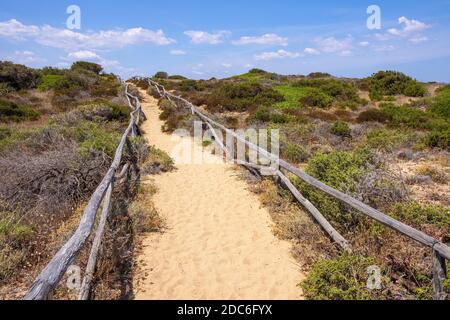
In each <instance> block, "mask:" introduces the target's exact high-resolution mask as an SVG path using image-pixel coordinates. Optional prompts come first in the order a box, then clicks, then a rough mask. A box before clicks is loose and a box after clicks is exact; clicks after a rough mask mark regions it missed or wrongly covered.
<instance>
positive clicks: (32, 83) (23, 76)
mask: <svg viewBox="0 0 450 320" xmlns="http://www.w3.org/2000/svg"><path fill="white" fill-rule="evenodd" d="M39 78H40V74H39V72H38V71H37V70H34V69H31V68H28V67H26V66H24V65H20V64H14V63H12V62H8V61H0V83H6V84H7V86H8V87H10V88H12V89H14V90H22V89H32V88H36V86H37V85H38V83H39Z"/></svg>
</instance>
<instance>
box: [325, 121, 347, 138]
mask: <svg viewBox="0 0 450 320" xmlns="http://www.w3.org/2000/svg"><path fill="white" fill-rule="evenodd" d="M330 130H331V133H332V134H334V135H336V136H340V137H350V136H351V133H352V130H351V129H350V127H349V125H348V124H347V123H346V122H343V121H337V122H335V123H333V125H332V126H331V129H330Z"/></svg>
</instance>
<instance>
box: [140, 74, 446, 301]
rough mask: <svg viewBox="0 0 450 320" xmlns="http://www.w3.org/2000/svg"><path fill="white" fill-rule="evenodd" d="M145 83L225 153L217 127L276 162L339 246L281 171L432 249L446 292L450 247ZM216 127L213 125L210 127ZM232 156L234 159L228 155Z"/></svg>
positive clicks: (439, 292) (439, 293)
mask: <svg viewBox="0 0 450 320" xmlns="http://www.w3.org/2000/svg"><path fill="white" fill-rule="evenodd" d="M136 80H140V81H145V80H146V79H145V78H139V77H136ZM147 80H148V83H149V84H150V86H151V87H154V88H155V89H156V91H157V92H158V93H159V95H160V96H161V97H162V98H165V99H167V100H169V101H170V102H171V103H172V104H173V105H174V106H176V107H184V108H187V109H189V110H190V111H191V112H192V114H194V115H196V116H198V117H199V118H200V119H201V120H202V121H203V122H204V123H206V124H207V125H208V127H209V128H210V130H211V132H212V135H213V136H214V138H215V141H216V143H217V144H218V145H219V147H220V148H222V149H223V150H224V152H225V154H227V147H226V146H225V144H224V142H223V141H221V140H220V138H219V136H220V135H218V134H217V132H216V130H221V131H223V132H225V133H226V134H227V135H229V136H232V137H233V140H236V141H239V142H241V143H244V144H245V145H246V146H247V147H248V148H250V149H252V150H253V151H255V152H257V153H258V154H259V155H260V156H262V157H263V158H266V159H268V160H270V161H274V162H276V163H278V164H279V170H276V172H275V174H276V176H278V178H279V179H280V180H281V182H282V183H283V184H284V185H285V186H286V187H287V188H288V189H289V190H290V191H291V192H292V194H293V196H294V197H295V198H296V199H297V200H298V201H299V203H300V204H301V205H302V206H304V207H305V208H306V209H307V210H308V211H309V212H310V213H311V215H312V216H313V217H314V218H315V220H316V221H317V222H318V223H319V224H320V225H321V227H322V228H323V229H324V230H325V231H326V232H327V233H328V235H329V236H330V237H331V238H332V239H333V240H334V241H335V242H336V243H337V244H339V246H340V247H341V248H342V249H343V250H347V251H350V250H351V248H350V246H349V244H348V242H347V241H346V240H345V239H344V238H343V237H342V236H341V235H340V234H339V233H338V232H337V231H336V230H335V229H334V228H333V227H332V226H331V224H330V223H329V222H328V221H327V220H326V219H325V217H324V216H323V215H322V214H321V213H320V212H319V210H317V208H315V207H314V205H313V204H312V203H311V202H310V201H308V200H307V199H306V198H304V197H303V196H302V194H301V193H300V191H299V190H298V189H297V188H295V186H294V185H293V184H292V182H291V181H290V179H289V178H288V177H287V176H286V175H285V174H284V173H283V171H287V172H290V173H291V174H293V175H294V176H296V177H298V178H300V179H301V180H302V181H304V182H305V183H307V184H308V185H310V186H312V187H314V188H316V189H318V190H321V191H323V192H325V193H326V194H328V195H329V196H331V197H333V198H335V199H337V200H339V201H341V202H343V203H345V204H347V205H349V206H350V207H352V208H354V209H356V210H357V211H358V212H360V213H362V214H363V215H365V216H367V217H369V218H370V219H373V220H375V221H377V222H379V223H381V224H383V225H385V226H387V227H389V228H391V229H393V230H395V231H397V232H399V233H401V234H403V235H405V236H407V237H409V238H411V239H413V240H415V241H417V242H418V243H420V244H422V245H424V246H427V247H428V248H430V249H431V250H432V257H433V289H434V299H435V300H443V299H445V298H446V296H447V295H446V293H445V292H444V290H443V281H444V280H445V279H446V277H447V270H446V260H449V261H450V247H448V246H447V245H445V244H444V243H442V242H440V241H439V240H437V239H434V238H433V237H431V236H429V235H427V234H425V233H423V232H422V231H419V230H417V229H414V228H412V227H411V226H408V225H406V224H404V223H402V222H400V221H397V220H395V219H393V218H392V217H390V216H388V215H386V214H384V213H382V212H380V211H378V210H376V209H374V208H372V207H370V206H368V205H366V204H365V203H363V202H361V201H360V200H358V199H355V198H353V197H351V196H349V195H347V194H345V193H343V192H341V191H339V190H336V189H334V188H332V187H329V186H327V185H326V184H324V183H322V182H320V181H319V180H317V179H315V178H313V177H311V176H310V175H308V174H306V173H305V172H303V171H302V170H300V169H298V168H297V167H295V166H293V165H291V164H290V163H288V162H286V161H284V160H282V159H279V157H278V156H276V155H273V154H271V153H270V152H268V151H267V150H264V149H262V148H260V147H259V146H257V145H255V144H253V143H251V142H249V141H248V140H247V139H246V137H244V136H240V135H238V134H237V133H235V132H234V131H232V130H230V129H228V128H226V127H224V126H223V125H221V124H220V123H217V122H216V121H214V120H212V119H211V118H209V117H208V116H207V115H205V114H203V113H202V112H200V111H199V110H198V108H197V107H195V106H194V105H193V104H192V103H190V102H189V101H187V100H185V99H183V98H182V97H179V96H175V95H173V94H171V93H169V92H167V91H166V89H165V88H164V87H163V86H161V85H160V84H158V83H157V82H155V81H153V80H151V79H147ZM214 128H217V129H214ZM230 160H234V159H230ZM238 164H240V165H244V166H247V167H252V168H256V169H264V168H262V167H260V166H258V165H254V164H250V163H238Z"/></svg>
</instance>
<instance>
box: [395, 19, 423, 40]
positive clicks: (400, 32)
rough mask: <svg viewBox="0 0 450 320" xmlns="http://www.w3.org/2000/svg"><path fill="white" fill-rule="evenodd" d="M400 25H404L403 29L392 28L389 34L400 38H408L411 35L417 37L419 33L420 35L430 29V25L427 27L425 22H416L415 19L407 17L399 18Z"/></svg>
mask: <svg viewBox="0 0 450 320" xmlns="http://www.w3.org/2000/svg"><path fill="white" fill-rule="evenodd" d="M398 23H399V24H400V25H402V28H400V29H396V28H392V29H389V30H388V33H389V34H392V35H394V36H400V37H408V36H411V35H416V34H417V33H420V32H422V31H424V30H426V29H428V28H430V26H429V25H427V24H426V23H424V22H421V21H418V20H414V19H411V20H410V19H408V18H406V17H400V18H398Z"/></svg>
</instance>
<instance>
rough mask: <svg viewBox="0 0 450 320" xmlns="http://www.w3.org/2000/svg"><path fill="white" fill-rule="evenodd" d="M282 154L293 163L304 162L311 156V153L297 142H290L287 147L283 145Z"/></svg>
mask: <svg viewBox="0 0 450 320" xmlns="http://www.w3.org/2000/svg"><path fill="white" fill-rule="evenodd" d="M281 155H282V157H283V158H285V159H286V160H288V161H291V162H293V163H303V162H305V161H307V160H308V159H309V157H310V155H309V153H308V152H307V151H306V150H305V149H304V148H302V147H301V146H299V145H298V144H295V143H288V144H287V145H286V147H282V149H281Z"/></svg>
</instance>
